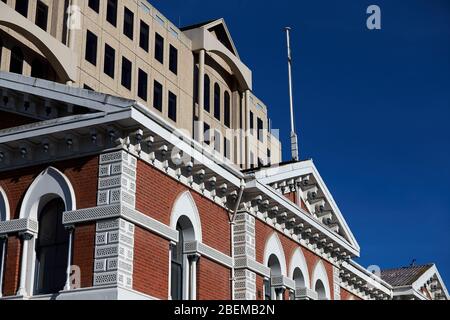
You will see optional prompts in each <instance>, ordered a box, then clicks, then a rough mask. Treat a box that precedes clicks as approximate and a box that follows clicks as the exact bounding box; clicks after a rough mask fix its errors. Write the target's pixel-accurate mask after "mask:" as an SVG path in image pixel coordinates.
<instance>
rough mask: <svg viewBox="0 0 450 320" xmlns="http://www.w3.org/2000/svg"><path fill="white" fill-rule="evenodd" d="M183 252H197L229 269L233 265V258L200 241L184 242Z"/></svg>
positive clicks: (188, 253)
mask: <svg viewBox="0 0 450 320" xmlns="http://www.w3.org/2000/svg"><path fill="white" fill-rule="evenodd" d="M184 254H187V255H191V254H199V255H201V256H203V257H206V258H208V259H210V260H212V261H215V262H217V263H219V264H221V265H223V266H225V267H227V268H230V269H231V268H232V267H233V258H231V257H230V256H228V255H226V254H224V253H222V252H220V251H218V250H216V249H214V248H212V247H210V246H208V245H206V244H204V243H201V242H197V241H191V242H186V243H185V244H184Z"/></svg>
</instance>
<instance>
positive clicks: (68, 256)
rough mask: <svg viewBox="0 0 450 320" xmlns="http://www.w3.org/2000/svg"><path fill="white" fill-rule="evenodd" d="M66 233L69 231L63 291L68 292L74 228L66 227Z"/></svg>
mask: <svg viewBox="0 0 450 320" xmlns="http://www.w3.org/2000/svg"><path fill="white" fill-rule="evenodd" d="M66 229H67V231H69V247H68V249H67V250H68V252H67V271H66V284H65V286H64V291H69V290H70V289H71V286H70V271H71V269H72V242H73V231H74V226H66Z"/></svg>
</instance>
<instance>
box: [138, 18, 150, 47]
mask: <svg viewBox="0 0 450 320" xmlns="http://www.w3.org/2000/svg"><path fill="white" fill-rule="evenodd" d="M149 37H150V27H149V26H148V24H146V23H145V22H144V21H142V20H141V32H140V35H139V46H140V47H141V48H142V49H144V50H145V51H147V52H148V47H149V40H148V39H149Z"/></svg>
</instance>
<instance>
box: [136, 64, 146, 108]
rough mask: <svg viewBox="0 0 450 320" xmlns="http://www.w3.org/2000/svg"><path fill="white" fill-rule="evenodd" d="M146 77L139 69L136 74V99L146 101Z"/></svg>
mask: <svg viewBox="0 0 450 320" xmlns="http://www.w3.org/2000/svg"><path fill="white" fill-rule="evenodd" d="M147 86H148V75H147V73H145V72H144V71H142V70H141V69H139V74H138V97H139V98H141V99H142V100H145V101H147Z"/></svg>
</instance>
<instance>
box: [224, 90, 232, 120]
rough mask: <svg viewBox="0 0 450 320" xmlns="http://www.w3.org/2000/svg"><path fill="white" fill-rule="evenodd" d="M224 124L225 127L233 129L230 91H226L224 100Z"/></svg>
mask: <svg viewBox="0 0 450 320" xmlns="http://www.w3.org/2000/svg"><path fill="white" fill-rule="evenodd" d="M224 117H225V119H224V122H225V125H226V126H227V127H228V128H230V127H231V98H230V94H229V93H228V91H225V98H224Z"/></svg>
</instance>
